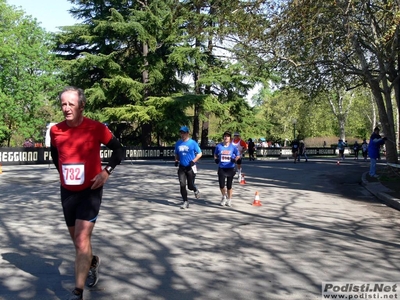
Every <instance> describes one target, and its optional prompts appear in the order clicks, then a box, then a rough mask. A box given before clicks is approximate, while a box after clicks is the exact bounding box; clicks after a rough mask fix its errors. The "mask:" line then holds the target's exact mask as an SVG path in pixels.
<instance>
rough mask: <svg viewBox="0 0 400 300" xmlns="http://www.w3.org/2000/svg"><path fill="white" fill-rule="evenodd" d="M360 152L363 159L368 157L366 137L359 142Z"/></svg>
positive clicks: (365, 159)
mask: <svg viewBox="0 0 400 300" xmlns="http://www.w3.org/2000/svg"><path fill="white" fill-rule="evenodd" d="M361 152H362V156H363V157H364V161H367V157H368V143H367V140H366V139H363V142H362V144H361Z"/></svg>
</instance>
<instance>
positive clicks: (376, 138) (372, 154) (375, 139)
mask: <svg viewBox="0 0 400 300" xmlns="http://www.w3.org/2000/svg"><path fill="white" fill-rule="evenodd" d="M385 141H386V137H384V138H382V137H381V136H380V135H379V127H375V129H374V132H373V133H372V134H371V137H370V139H369V144H368V155H369V158H370V167H369V176H371V177H375V178H377V177H379V176H378V175H376V159H377V158H378V157H379V151H380V148H381V145H384V144H385Z"/></svg>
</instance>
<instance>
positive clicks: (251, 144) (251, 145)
mask: <svg viewBox="0 0 400 300" xmlns="http://www.w3.org/2000/svg"><path fill="white" fill-rule="evenodd" d="M247 147H248V148H249V160H250V161H252V160H256V158H255V157H254V152H255V151H256V145H255V144H254V142H253V140H252V139H249V140H248V141H247Z"/></svg>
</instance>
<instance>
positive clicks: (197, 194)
mask: <svg viewBox="0 0 400 300" xmlns="http://www.w3.org/2000/svg"><path fill="white" fill-rule="evenodd" d="M194 196H195V197H196V199H199V198H200V191H199V190H197V191H195V192H194Z"/></svg>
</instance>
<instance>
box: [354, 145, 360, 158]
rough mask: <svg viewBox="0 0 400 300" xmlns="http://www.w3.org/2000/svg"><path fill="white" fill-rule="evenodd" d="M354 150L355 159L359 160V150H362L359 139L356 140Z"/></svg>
mask: <svg viewBox="0 0 400 300" xmlns="http://www.w3.org/2000/svg"><path fill="white" fill-rule="evenodd" d="M353 150H354V159H356V160H358V152H360V145H359V144H358V142H357V141H355V142H354V145H353Z"/></svg>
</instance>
